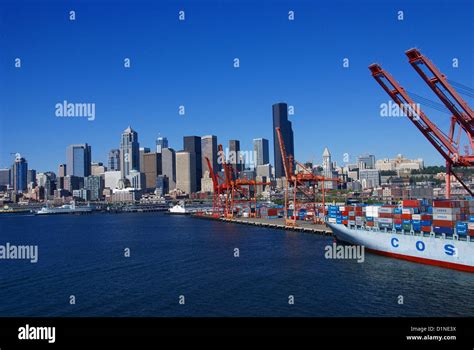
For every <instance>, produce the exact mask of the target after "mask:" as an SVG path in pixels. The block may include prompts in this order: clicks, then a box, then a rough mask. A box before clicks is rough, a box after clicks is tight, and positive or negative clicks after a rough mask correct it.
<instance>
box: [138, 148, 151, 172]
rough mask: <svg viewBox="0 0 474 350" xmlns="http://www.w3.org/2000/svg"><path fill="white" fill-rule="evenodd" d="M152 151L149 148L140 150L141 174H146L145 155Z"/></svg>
mask: <svg viewBox="0 0 474 350" xmlns="http://www.w3.org/2000/svg"><path fill="white" fill-rule="evenodd" d="M150 151H151V150H150V149H149V148H148V147H140V150H139V154H140V161H139V164H140V169H138V170H140V172H141V173H144V172H145V170H144V169H145V159H144V157H145V154H148V153H150Z"/></svg>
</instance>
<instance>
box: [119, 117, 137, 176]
mask: <svg viewBox="0 0 474 350" xmlns="http://www.w3.org/2000/svg"><path fill="white" fill-rule="evenodd" d="M131 170H137V171H139V170H140V145H139V143H138V134H137V132H136V131H135V130H133V129H132V128H131V127H130V126H129V127H128V128H126V129H125V130H124V132H123V133H122V139H121V140H120V171H121V172H122V177H123V178H125V177H127V176H128V175H129V174H130V171H131Z"/></svg>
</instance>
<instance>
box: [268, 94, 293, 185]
mask: <svg viewBox="0 0 474 350" xmlns="http://www.w3.org/2000/svg"><path fill="white" fill-rule="evenodd" d="M276 127H279V128H280V130H281V135H282V138H283V144H284V145H285V149H286V153H287V155H293V156H294V155H295V150H294V144H293V129H292V127H291V122H290V121H289V120H288V105H287V104H286V103H276V104H274V105H273V154H274V157H275V159H274V160H275V177H276V178H279V177H282V176H285V170H284V168H283V161H282V159H281V152H280V144H279V143H278V136H277V133H276V130H275V128H276ZM293 168H294V167H293Z"/></svg>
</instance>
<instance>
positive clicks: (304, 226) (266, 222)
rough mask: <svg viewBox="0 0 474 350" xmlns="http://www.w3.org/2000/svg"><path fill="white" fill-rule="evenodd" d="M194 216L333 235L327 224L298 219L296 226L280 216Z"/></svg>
mask: <svg viewBox="0 0 474 350" xmlns="http://www.w3.org/2000/svg"><path fill="white" fill-rule="evenodd" d="M192 217H193V218H198V219H208V220H217V221H223V222H226V223H232V224H240V225H253V226H261V227H266V228H275V229H280V230H287V231H299V232H307V233H314V234H319V235H323V236H332V231H331V229H330V228H329V227H327V226H325V225H317V224H313V223H310V222H305V221H297V225H296V226H288V225H285V220H284V219H283V218H278V219H265V218H244V217H239V218H213V217H211V216H206V215H192Z"/></svg>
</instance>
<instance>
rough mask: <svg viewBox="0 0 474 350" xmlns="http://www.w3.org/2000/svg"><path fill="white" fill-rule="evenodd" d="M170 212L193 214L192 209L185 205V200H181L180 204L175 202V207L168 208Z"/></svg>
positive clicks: (174, 213)
mask: <svg viewBox="0 0 474 350" xmlns="http://www.w3.org/2000/svg"><path fill="white" fill-rule="evenodd" d="M168 213H169V214H173V215H189V214H191V211H189V210H187V209H186V206H185V205H184V202H183V201H181V202H179V203H178V204H175V205H174V206H173V207H171V208H169V209H168Z"/></svg>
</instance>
